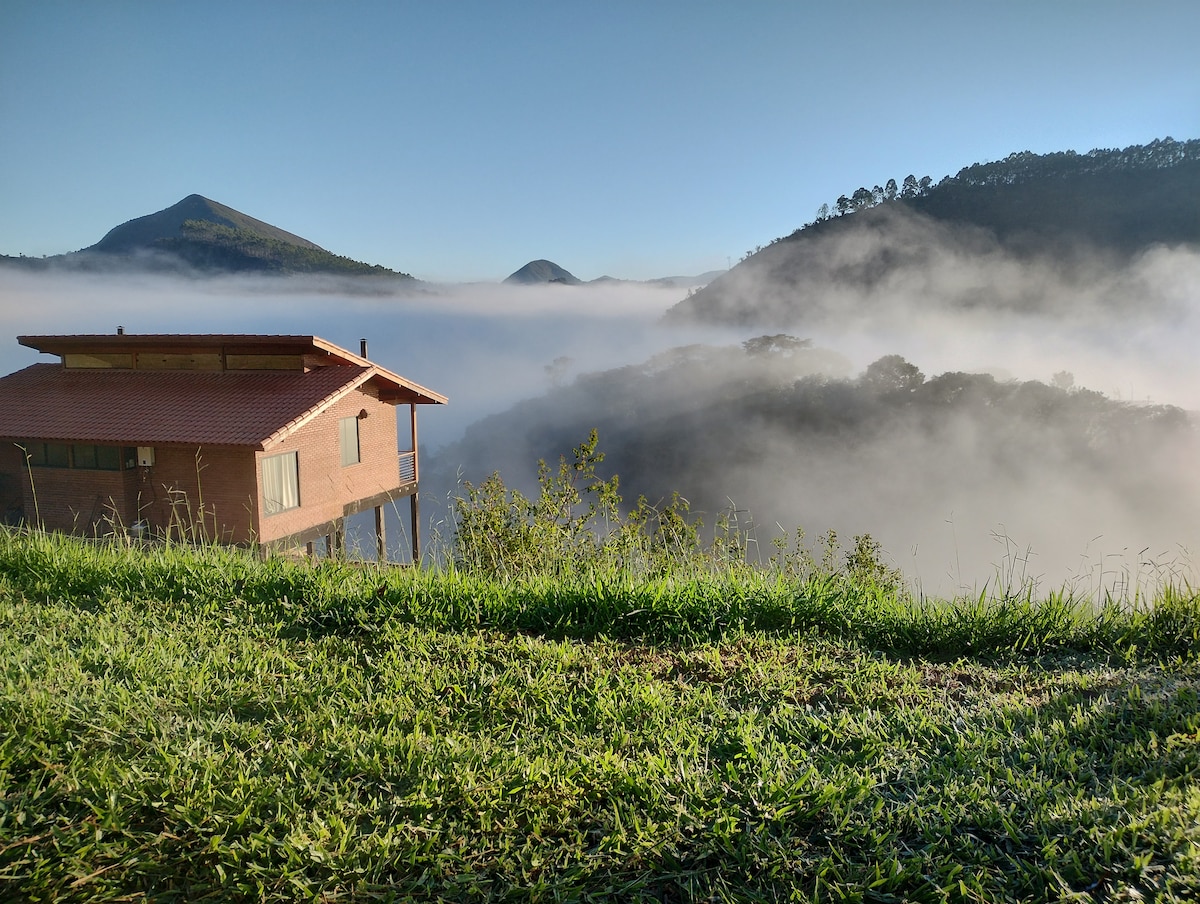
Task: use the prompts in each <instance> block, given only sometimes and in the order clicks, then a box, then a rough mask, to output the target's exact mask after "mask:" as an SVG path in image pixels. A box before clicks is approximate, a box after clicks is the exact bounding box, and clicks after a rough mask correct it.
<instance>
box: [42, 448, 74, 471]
mask: <svg viewBox="0 0 1200 904" xmlns="http://www.w3.org/2000/svg"><path fill="white" fill-rule="evenodd" d="M46 467H48V468H69V467H71V447H70V446H68V445H67V444H66V443H46Z"/></svg>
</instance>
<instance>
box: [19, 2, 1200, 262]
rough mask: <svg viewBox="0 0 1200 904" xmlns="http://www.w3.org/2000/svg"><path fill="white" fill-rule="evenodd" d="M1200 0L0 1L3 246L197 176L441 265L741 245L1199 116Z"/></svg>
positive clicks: (305, 223) (281, 214)
mask: <svg viewBox="0 0 1200 904" xmlns="http://www.w3.org/2000/svg"><path fill="white" fill-rule="evenodd" d="M1198 34H1200V4H1197V3H1194V2H1171V3H1165V2H1154V0H1143V2H1140V3H1137V4H1134V3H1132V2H1104V0H1097V2H1073V0H1060V2H1054V0H1039V2H1023V0H1018V2H991V3H976V2H911V3H900V2H855V0H846V2H837V3H834V2H821V3H808V2H747V3H733V2H724V3H714V2H703V0H698V2H676V0H655V2H645V0H640V2H603V3H602V2H590V3H584V2H571V0H558V2H545V3H543V2H520V0H513V2H508V3H495V2H455V3H429V2H421V3H409V2H402V0H397V2H386V3H374V2H347V3H336V4H335V3H332V2H321V3H316V2H290V3H284V2H276V3H264V2H254V0H237V2H233V3H225V2H218V0H207V2H204V3H200V2H188V3H185V2H148V0H147V2H121V0H106V2H102V3H101V2H90V0H88V2H58V0H2V2H0V164H2V165H0V253H6V254H18V253H23V254H28V255H37V256H40V255H42V254H55V253H60V252H64V251H72V250H76V249H78V248H81V247H84V246H87V245H90V244H92V243H94V242H96V241H98V240H99V239H100V238H101V236H103V235H104V233H105V232H106V231H107V230H108V229H109V228H111V227H112V226H115V225H117V224H119V223H121V222H123V221H125V220H128V219H131V218H133V217H136V216H141V215H143V214H147V213H152V212H154V211H156V210H160V209H162V208H164V207H167V206H170V205H171V204H174V203H175V202H176V201H178V200H180V199H181V198H183V197H184V196H186V195H188V194H191V193H193V192H196V193H199V194H202V195H205V196H207V197H209V198H212V199H214V200H216V201H220V202H221V203H224V204H227V205H229V206H231V207H234V208H236V209H238V210H241V211H243V212H245V213H247V214H249V215H251V216H255V217H258V218H260V219H263V220H266V221H268V222H271V223H273V224H275V225H277V226H280V227H282V228H284V229H287V230H290V231H292V232H295V233H298V234H300V235H302V236H304V237H306V238H309V239H312V240H313V241H315V242H317V243H319V244H321V245H322V246H324V247H326V248H328V249H329V250H331V251H334V252H336V253H339V254H345V255H348V256H350V257H354V258H357V259H360V260H365V261H369V262H371V263H381V264H384V265H386V266H389V267H392V268H395V269H399V270H403V271H406V272H410V273H413V274H414V275H416V276H418V277H421V278H423V279H429V280H435V281H469V280H497V279H502V278H503V277H504V276H506V275H508V274H509V273H510V272H512V271H513V270H516V269H517V268H518V267H520V266H521V265H523V264H524V263H525V262H527V261H529V260H532V259H536V258H549V259H551V260H554V261H555V262H557V263H559V264H561V265H562V266H564V267H566V268H567V269H568V270H571V271H572V272H573V273H575V274H576V275H577V276H579V277H581V278H584V279H592V278H595V277H598V276H601V275H605V274H607V275H612V276H618V277H625V278H633V279H644V278H652V277H656V276H669V275H683V274H693V273H699V272H703V271H705V270H709V269H715V268H722V267H725V266H726V265H727V263H728V262H729V261H730V260H733V261H736V260H737V259H738V257H740V256H741V255H742V254H743V253H744V252H745V251H747V250H748V249H750V248H753V247H754V246H755V245H758V244H765V243H767V242H768V241H770V240H771V239H772V238H774V237H776V236H778V235H783V234H786V233H787V232H790V231H791V230H792V229H794V228H795V227H797V226H799V225H801V224H802V223H804V222H805V221H807V220H809V219H811V218H812V216H813V214H814V213H815V211H816V209H817V207H818V206H819V205H820V204H821V203H823V202H832V201H833V200H834V199H836V197H837V196H838V195H839V194H841V193H843V192H850V191H853V189H855V188H857V187H858V186H860V185H866V186H867V187H870V186H871V185H873V184H875V183H879V184H882V183H883V182H884V181H886V180H887V179H888V178H889V177H894V178H896V179H897V180H900V179H902V178H903V177H904V176H905V175H907V174H909V173H912V174H914V175H917V176H923V175H930V176H932V177H933V178H934V179H938V178H940V177H942V176H944V175H946V174H948V173H953V172H956V171H957V170H958V169H960V168H961V167H963V166H966V165H969V164H971V163H975V162H981V161H984V160H993V159H997V158H1000V157H1003V156H1005V155H1007V154H1008V153H1010V152H1012V151H1020V150H1032V151H1035V152H1039V153H1041V152H1049V151H1056V150H1067V149H1074V150H1077V151H1081V152H1082V151H1087V150H1089V149H1091V148H1094V147H1123V146H1126V145H1129V144H1141V143H1145V142H1148V141H1150V140H1152V139H1154V138H1156V137H1163V136H1167V135H1171V136H1173V137H1175V138H1177V139H1181V140H1182V139H1187V138H1196V137H1200V53H1197V51H1196V36H1197V35H1198Z"/></svg>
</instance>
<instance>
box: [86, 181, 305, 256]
mask: <svg viewBox="0 0 1200 904" xmlns="http://www.w3.org/2000/svg"><path fill="white" fill-rule="evenodd" d="M189 222H201V223H213V224H215V225H217V226H224V227H227V228H229V229H238V230H245V231H246V232H249V233H253V234H254V235H256V236H259V237H260V238H264V239H271V240H274V241H277V242H285V243H286V244H288V245H295V246H297V247H299V248H308V249H310V250H313V251H324V250H325V249H324V248H322V247H321V246H320V245H317V244H316V243H315V242H310V241H309V240H308V239H304V238H301V237H300V236H298V235H293V234H292V233H290V232H285V231H284V230H282V229H280V228H279V227H277V226H272V225H271V224H270V223H264V222H263V221H262V220H256V219H255V218H254V217H251V216H247V215H246V214H244V213H241V212H240V211H237V210H234V209H233V208H232V207H226V206H225V205H224V204H218V203H217V202H216V201H211V200H209V199H208V198H205V197H203V196H201V195H188V196H187V197H186V198H184V199H183V200H182V201H180V202H179V203H178V204H174V205H172V206H170V207H168V208H167V209H166V210H160V211H159V212H158V213H152V214H148V215H146V216H144V217H137V218H136V219H133V220H129V221H128V222H127V223H122V224H121V225H120V226H116V227H114V228H113V229H110V230H109V231H108V233H107V234H106V235H105V236H104V238H102V239H101V240H100V241H98V242H97V243H96V244H94V245H92V246H91V247H90V248H85V249H84V250H85V251H100V252H105V253H109V254H127V253H129V252H132V251H137V250H139V249H143V248H150V247H154V246H155V245H159V244H162V243H163V242H171V241H178V240H180V239H185V238H188V237H189V236H188V235H187V230H185V229H184V224H185V223H189Z"/></svg>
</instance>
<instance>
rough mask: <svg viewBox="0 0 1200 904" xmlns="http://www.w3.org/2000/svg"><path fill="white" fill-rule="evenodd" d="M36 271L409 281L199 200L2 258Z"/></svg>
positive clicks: (190, 197) (405, 276) (187, 200)
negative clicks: (86, 237) (90, 239)
mask: <svg viewBox="0 0 1200 904" xmlns="http://www.w3.org/2000/svg"><path fill="white" fill-rule="evenodd" d="M4 262H6V263H19V264H24V265H26V266H29V267H34V268H38V269H41V268H50V267H56V266H59V267H67V268H71V269H80V270H112V269H120V270H126V269H133V270H168V271H171V270H183V271H193V272H201V273H208V274H211V273H270V274H277V275H291V274H331V275H338V276H378V277H391V278H394V279H403V280H411V279H412V277H411V276H409V275H408V274H406V273H398V272H396V271H394V270H389V269H388V268H386V267H381V266H379V265H377V264H366V263H362V262H361V261H356V260H353V259H351V258H348V257H344V256H342V255H338V254H332V253H331V252H329V251H326V250H325V249H324V248H322V247H321V246H320V245H317V244H316V243H315V242H310V241H309V240H308V239H305V238H301V237H300V236H298V235H294V234H292V233H290V232H287V231H286V230H283V229H280V228H279V227H277V226H272V225H271V224H270V223H264V222H263V221H262V220H257V219H255V218H254V217H251V216H248V215H246V214H244V213H241V212H240V211H237V210H234V209H233V208H232V207H227V206H225V205H224V204H219V203H217V202H216V201H212V200H210V199H208V198H205V197H202V196H200V195H188V196H187V197H186V198H184V199H183V200H182V201H180V202H179V203H178V204H174V205H172V206H171V207H168V208H166V209H165V210H160V211H158V212H157V213H152V214H148V215H147V216H143V217H137V218H135V219H132V220H129V221H128V222H126V223H122V224H121V225H120V226H116V227H114V228H113V229H110V230H109V231H108V233H107V234H106V235H105V236H104V238H102V239H101V240H100V241H98V242H97V243H96V244H94V245H91V246H89V247H87V248H84V249H83V250H81V251H76V252H73V253H71V254H62V255H56V256H54V257H50V258H39V259H36V260H35V259H31V258H11V257H9V258H4Z"/></svg>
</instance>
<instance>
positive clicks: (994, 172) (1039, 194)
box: [668, 138, 1200, 326]
mask: <svg viewBox="0 0 1200 904" xmlns="http://www.w3.org/2000/svg"><path fill="white" fill-rule="evenodd" d="M1178 245H1196V246H1200V140H1192V141H1184V142H1180V141H1175V140H1173V139H1171V138H1165V139H1161V140H1156V141H1153V142H1151V143H1150V144H1148V145H1135V146H1131V147H1128V148H1124V149H1121V150H1117V149H1097V150H1093V151H1090V152H1088V153H1086V154H1078V153H1075V152H1072V151H1067V152H1061V153H1054V154H1041V155H1039V154H1033V153H1031V152H1029V151H1023V152H1020V153H1014V154H1010V155H1009V156H1008V157H1006V158H1004V159H1003V160H1000V161H995V162H992V163H982V164H981V163H976V164H973V165H971V166H968V167H964V168H963V169H961V170H960V171H959V172H958V173H957V174H956V175H954V176H947V177H945V178H944V179H942V180H941V181H940V182H937V183H934V182H933V180H932V179H930V178H929V177H928V176H926V177H924V178H922V179H919V180H918V179H917V178H916V177H914V176H911V175H910V176H908V177H907V178H905V179H904V180H903V182H902V183H901V184H897V182H896V180H895V179H889V180H888V181H887V182H886V184H885V185H883V186H880V185H875V186H874V187H873V188H870V189H868V188H866V187H860V188H859V189H857V190H856V191H854V192H853V193H851V194H849V195H846V194H843V195H842V196H840V197H839V198H838V199H837V201H836V202H835V204H834V205H832V206H831V205H828V204H823V205H822V206H821V208H820V209H819V210H818V211H817V216H816V219H814V220H813V221H812V222H810V223H807V224H805V225H804V226H803V227H801V228H800V229H797V230H796V231H795V232H793V233H791V234H790V235H788V236H784V237H781V238H778V239H776V240H775V241H773V242H771V243H770V244H769V245H767V246H766V247H761V246H760V247H759V248H756V249H754V250H753V251H750V252H747V255H746V256H745V257H744V258H743V259H742V261H741V262H740V263H739V264H738V265H737V266H736V267H734V268H733V270H731V271H729V273H727V274H726V275H725V276H723V277H721V278H720V279H717V280H715V281H714V282H713V283H711V284H710V285H709V286H708V287H707V288H705V289H703V290H701V291H699V292H697V293H695V294H694V295H692V296H690V297H688V298H687V299H685V300H684V301H682V302H680V303H679V304H678V305H676V306H675V307H674V308H672V309H671V311H670V312H669V313H668V320H705V321H710V322H723V323H736V324H747V323H760V324H764V325H767V324H769V325H774V326H792V325H795V324H797V323H800V322H811V321H812V320H813V319H814V317H816V318H819V316H821V315H822V314H823V313H825V312H824V311H822V310H821V309H823V308H825V307H827V306H826V305H824V304H823V300H824V299H825V298H826V297H828V296H830V295H833V294H837V293H842V294H845V293H852V294H855V295H856V296H858V297H861V296H863V295H864V294H871V293H880V292H886V291H887V290H888V289H889V285H890V284H891V283H904V284H912V283H914V282H916V283H923V282H930V281H932V282H933V283H935V284H937V283H938V282H939V281H938V279H937V278H936V272H935V271H936V268H937V267H938V266H939V265H944V264H945V262H946V261H947V260H951V259H952V260H953V262H954V263H955V264H956V265H959V266H960V267H962V266H968V265H970V264H971V263H973V262H978V261H980V260H982V259H984V258H988V257H989V256H990V258H991V259H992V260H995V259H996V258H997V257H998V256H1000V255H1007V256H1009V257H1013V258H1015V259H1016V260H1018V261H1026V262H1027V261H1030V260H1036V259H1041V260H1047V259H1050V258H1051V257H1053V258H1054V259H1055V261H1056V262H1057V263H1059V264H1065V265H1068V266H1069V265H1071V264H1072V263H1076V264H1078V263H1080V262H1082V263H1083V265H1085V266H1086V264H1087V263H1088V262H1090V261H1091V260H1092V259H1094V258H1097V257H1099V258H1103V259H1104V260H1106V261H1109V262H1115V263H1120V262H1128V261H1129V260H1131V259H1132V258H1134V257H1135V256H1137V255H1138V254H1140V253H1142V252H1144V251H1146V250H1147V249H1150V248H1153V247H1156V246H1178ZM931 273H933V278H932V280H931V278H930V274H931ZM1018 294H1020V293H1018ZM876 300H878V299H876ZM944 300H946V301H948V302H949V303H950V304H951V306H962V305H966V306H978V305H980V304H982V305H998V306H1011V301H1012V300H1011V299H1008V300H1006V299H1004V298H1000V297H995V293H993V297H989V296H988V292H987V291H986V290H982V291H981V290H979V289H978V287H972V290H971V291H970V292H969V293H967V294H965V295H964V296H963V297H961V298H957V299H956V298H945V299H944ZM1048 301H1049V299H1038V298H1030V297H1024V296H1023V297H1021V298H1020V299H1019V306H1023V307H1029V306H1033V307H1036V306H1038V305H1041V304H1046V303H1048ZM834 307H838V305H834Z"/></svg>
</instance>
